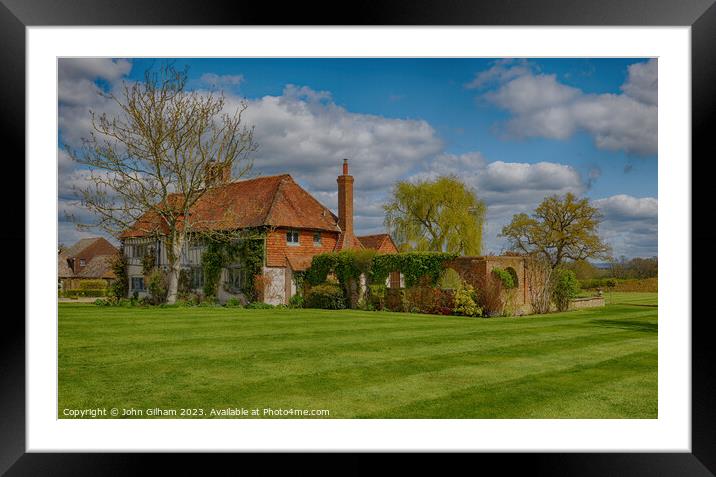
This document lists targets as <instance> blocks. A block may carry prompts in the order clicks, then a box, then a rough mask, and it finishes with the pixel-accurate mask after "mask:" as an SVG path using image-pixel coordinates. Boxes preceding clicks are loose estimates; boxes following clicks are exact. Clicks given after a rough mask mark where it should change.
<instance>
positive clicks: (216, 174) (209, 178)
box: [204, 160, 231, 187]
mask: <svg viewBox="0 0 716 477" xmlns="http://www.w3.org/2000/svg"><path fill="white" fill-rule="evenodd" d="M204 173H205V177H206V185H207V186H209V187H212V186H215V185H221V184H226V183H227V182H231V164H223V165H222V164H219V163H218V162H217V161H216V160H211V161H209V162H207V163H206V166H205V171H204Z"/></svg>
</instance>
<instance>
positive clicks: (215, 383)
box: [58, 293, 657, 418]
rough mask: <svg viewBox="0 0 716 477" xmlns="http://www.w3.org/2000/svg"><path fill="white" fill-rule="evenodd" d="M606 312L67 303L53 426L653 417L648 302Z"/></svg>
mask: <svg viewBox="0 0 716 477" xmlns="http://www.w3.org/2000/svg"><path fill="white" fill-rule="evenodd" d="M608 301H609V302H610V303H611V304H610V305H608V306H607V307H605V308H600V309H587V310H580V311H575V312H569V313H562V314H551V315H542V316H531V317H520V318H491V319H475V318H472V319H471V318H460V317H440V316H431V315H412V314H402V313H387V312H361V311H349V310H344V311H338V312H335V311H323V310H240V309H239V310H237V309H226V308H157V309H150V308H114V307H112V308H108V307H97V306H94V305H86V304H84V305H83V304H64V303H63V304H60V306H59V403H58V404H59V406H58V416H59V417H60V418H62V417H65V415H64V410H65V409H89V408H105V409H107V410H109V409H111V408H117V409H120V411H119V412H120V413H121V412H122V411H121V409H124V408H134V409H142V410H146V409H153V408H160V409H176V410H177V412H180V411H179V410H180V409H194V408H195V409H203V413H204V415H203V416H198V417H211V415H210V412H211V409H226V408H232V409H234V408H245V409H248V410H251V409H260V413H263V409H266V408H272V409H316V410H318V409H321V410H322V409H327V410H329V411H330V417H331V418H352V417H368V418H656V417H657V307H656V294H655V293H653V294H643V293H628V294H626V293H620V294H617V293H613V294H612V296H611V297H608ZM108 417H110V416H109V415H108ZM138 417H145V418H146V417H149V416H147V413H146V411H145V413H144V415H143V416H138ZM177 417H181V416H177ZM260 417H267V416H264V415H263V414H261V416H260ZM288 417H291V416H288Z"/></svg>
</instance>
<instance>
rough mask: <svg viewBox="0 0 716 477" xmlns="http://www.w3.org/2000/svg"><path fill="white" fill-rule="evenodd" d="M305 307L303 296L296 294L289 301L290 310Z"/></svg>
mask: <svg viewBox="0 0 716 477" xmlns="http://www.w3.org/2000/svg"><path fill="white" fill-rule="evenodd" d="M303 305H304V299H303V296H302V295H299V294H296V295H293V296H292V297H291V299H290V300H288V307H289V308H303Z"/></svg>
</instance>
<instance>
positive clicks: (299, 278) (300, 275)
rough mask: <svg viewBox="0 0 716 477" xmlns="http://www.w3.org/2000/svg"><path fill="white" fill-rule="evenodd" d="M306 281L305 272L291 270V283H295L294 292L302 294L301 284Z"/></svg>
mask: <svg viewBox="0 0 716 477" xmlns="http://www.w3.org/2000/svg"><path fill="white" fill-rule="evenodd" d="M305 281H306V272H293V283H295V284H296V294H297V295H303V286H304V283H305Z"/></svg>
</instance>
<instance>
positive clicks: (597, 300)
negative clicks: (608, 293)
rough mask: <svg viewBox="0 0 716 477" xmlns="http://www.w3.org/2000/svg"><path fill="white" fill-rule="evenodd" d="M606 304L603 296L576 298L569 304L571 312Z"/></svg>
mask: <svg viewBox="0 0 716 477" xmlns="http://www.w3.org/2000/svg"><path fill="white" fill-rule="evenodd" d="M605 304H606V302H605V301H604V297H602V296H590V297H586V298H575V299H573V300H570V302H569V310H570V311H571V310H580V309H582V308H594V307H597V306H604V305H605Z"/></svg>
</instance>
